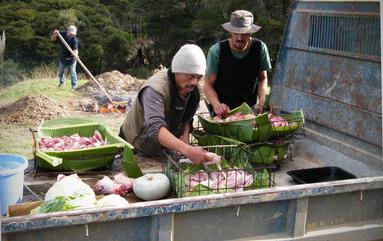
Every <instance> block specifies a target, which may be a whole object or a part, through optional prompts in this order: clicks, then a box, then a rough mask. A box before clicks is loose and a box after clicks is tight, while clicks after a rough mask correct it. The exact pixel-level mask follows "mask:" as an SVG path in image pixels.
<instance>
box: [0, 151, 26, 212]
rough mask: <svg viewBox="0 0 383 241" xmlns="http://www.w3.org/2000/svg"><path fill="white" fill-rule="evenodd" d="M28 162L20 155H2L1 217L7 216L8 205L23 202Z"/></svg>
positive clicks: (0, 163) (0, 154)
mask: <svg viewBox="0 0 383 241" xmlns="http://www.w3.org/2000/svg"><path fill="white" fill-rule="evenodd" d="M27 167H28V160H27V159H26V158H25V157H23V156H19V155H15V154H5V153H0V204H1V215H6V214H7V210H8V205H13V204H16V203H19V202H21V200H22V199H23V189H24V170H25V169H26V168H27Z"/></svg>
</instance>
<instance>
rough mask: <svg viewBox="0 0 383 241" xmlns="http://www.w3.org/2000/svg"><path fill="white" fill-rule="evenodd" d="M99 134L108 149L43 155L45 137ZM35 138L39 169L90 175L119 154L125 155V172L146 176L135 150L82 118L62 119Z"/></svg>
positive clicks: (42, 128)
mask: <svg viewBox="0 0 383 241" xmlns="http://www.w3.org/2000/svg"><path fill="white" fill-rule="evenodd" d="M96 130H97V131H98V132H99V133H100V134H101V135H102V138H103V140H104V141H105V143H106V144H105V145H102V146H98V147H89V148H85V149H77V150H66V151H42V150H41V149H40V148H39V145H38V143H39V141H40V140H41V138H43V137H48V136H49V137H62V136H70V135H73V134H76V133H77V134H79V136H82V137H89V136H92V135H93V133H94V132H95V131H96ZM33 137H34V160H35V164H36V166H37V168H42V169H47V170H53V171H73V172H86V171H91V170H97V169H101V168H104V167H106V166H108V165H110V164H111V163H112V162H113V160H114V158H115V156H116V155H117V154H122V158H123V161H122V164H123V168H124V170H125V171H126V173H127V174H128V176H130V177H138V176H141V175H142V172H141V170H140V169H139V167H138V166H137V163H136V161H135V158H134V154H133V146H131V145H130V144H129V143H128V142H126V141H125V140H123V139H122V138H120V137H118V136H115V135H113V134H112V133H111V132H110V130H109V129H108V128H107V127H105V126H104V125H102V124H100V123H97V122H95V121H93V120H88V119H80V118H60V119H54V120H49V121H46V122H43V123H41V125H40V127H39V129H38V131H37V134H36V136H35V135H33Z"/></svg>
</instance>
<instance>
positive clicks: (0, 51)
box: [0, 30, 5, 65]
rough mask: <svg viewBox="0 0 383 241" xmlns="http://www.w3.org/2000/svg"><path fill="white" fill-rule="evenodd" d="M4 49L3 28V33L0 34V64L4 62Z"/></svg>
mask: <svg viewBox="0 0 383 241" xmlns="http://www.w3.org/2000/svg"><path fill="white" fill-rule="evenodd" d="M4 51H5V31H4V30H3V35H2V36H0V65H2V64H3V63H4Z"/></svg>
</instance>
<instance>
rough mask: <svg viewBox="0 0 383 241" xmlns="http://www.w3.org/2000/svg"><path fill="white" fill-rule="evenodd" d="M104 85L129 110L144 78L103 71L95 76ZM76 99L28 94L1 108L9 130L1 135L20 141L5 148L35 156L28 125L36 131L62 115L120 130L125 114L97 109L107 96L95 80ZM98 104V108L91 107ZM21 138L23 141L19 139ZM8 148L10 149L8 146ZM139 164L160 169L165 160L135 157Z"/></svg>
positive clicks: (1, 123)
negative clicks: (44, 123) (43, 124)
mask: <svg viewBox="0 0 383 241" xmlns="http://www.w3.org/2000/svg"><path fill="white" fill-rule="evenodd" d="M96 79H97V80H98V81H99V83H100V84H101V86H102V87H103V88H104V89H105V91H106V92H107V93H108V94H109V95H110V96H111V97H112V98H113V99H115V98H114V97H118V98H122V97H123V98H122V99H119V100H120V101H121V100H122V101H124V100H128V101H125V102H124V105H126V107H127V109H126V110H128V109H129V106H130V104H131V102H132V101H133V100H134V99H135V96H136V94H137V91H138V90H139V88H140V87H141V85H142V84H143V82H144V80H140V79H136V78H134V77H132V76H130V75H128V74H127V75H124V74H122V73H120V72H118V71H112V72H107V73H103V74H102V75H99V76H96ZM75 91H76V93H77V96H76V100H68V101H66V102H63V101H61V102H60V103H58V102H56V101H55V100H53V99H51V98H48V97H47V96H44V95H41V94H37V95H27V96H24V97H23V98H21V99H19V100H17V101H15V102H13V103H10V104H7V105H5V106H2V107H0V126H1V128H4V129H6V130H5V131H4V132H1V133H0V138H4V139H12V137H13V136H17V137H18V138H17V143H5V144H4V145H8V144H9V146H3V150H10V152H13V153H17V154H20V155H24V156H26V157H27V158H28V159H32V158H33V147H32V143H33V141H32V135H31V132H30V131H29V128H32V129H35V130H37V129H38V127H39V125H40V124H41V123H42V122H43V121H46V120H50V119H55V118H60V117H80V118H89V119H93V120H97V121H98V122H100V123H102V124H104V125H106V126H107V127H109V129H111V130H112V132H113V133H114V134H116V135H117V134H118V133H119V128H120V126H121V124H122V123H123V121H124V119H125V116H126V113H99V112H97V110H98V109H99V107H101V106H103V104H106V103H107V99H106V97H105V95H104V94H103V92H102V91H101V89H100V88H99V87H98V86H97V84H96V83H94V82H93V81H89V82H88V83H86V84H84V85H82V86H80V87H79V88H78V89H77V90H75ZM94 106H97V108H93V109H92V108H90V107H94ZM19 139H20V141H19ZM5 148H7V149H5ZM136 159H137V161H138V163H139V165H140V167H141V168H142V169H143V170H145V171H159V170H161V168H162V163H163V161H164V160H152V159H150V158H145V157H141V156H136Z"/></svg>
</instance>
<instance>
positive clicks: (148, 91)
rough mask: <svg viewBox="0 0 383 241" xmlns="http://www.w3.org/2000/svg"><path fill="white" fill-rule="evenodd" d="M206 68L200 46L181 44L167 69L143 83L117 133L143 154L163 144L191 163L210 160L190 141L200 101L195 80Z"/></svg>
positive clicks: (157, 151)
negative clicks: (194, 117)
mask: <svg viewBox="0 0 383 241" xmlns="http://www.w3.org/2000/svg"><path fill="white" fill-rule="evenodd" d="M205 70H206V58H205V55H204V53H203V51H202V49H201V48H200V47H198V46H197V45H194V44H186V45H184V46H182V47H181V48H180V49H179V50H178V52H177V53H176V54H175V55H174V57H173V60H172V63H171V67H170V68H169V69H167V70H166V69H165V70H162V71H160V72H158V73H156V74H155V75H153V76H152V77H150V78H149V79H148V80H147V81H146V82H145V83H144V85H143V87H142V88H141V89H140V91H139V92H138V95H137V98H136V100H135V101H134V102H133V104H132V107H131V108H130V110H129V112H128V114H127V116H126V119H125V120H124V122H123V124H122V126H121V129H120V134H119V136H120V137H122V138H123V139H125V140H126V141H128V142H129V143H131V144H132V145H133V146H134V148H135V149H136V150H138V151H139V152H140V153H141V154H143V155H145V156H149V157H160V156H163V150H164V149H165V148H166V149H170V150H172V151H176V152H178V153H180V154H182V155H184V156H186V157H187V158H189V159H190V160H191V161H192V162H193V163H197V164H200V163H203V162H209V161H213V160H212V157H211V156H209V155H208V154H207V152H206V151H204V150H203V149H202V148H201V147H196V146H192V145H190V144H189V134H190V131H191V128H192V122H193V116H194V114H195V112H196V111H197V108H198V105H199V101H200V94H199V90H198V86H197V83H198V81H200V80H201V78H202V77H203V75H204V74H205Z"/></svg>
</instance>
